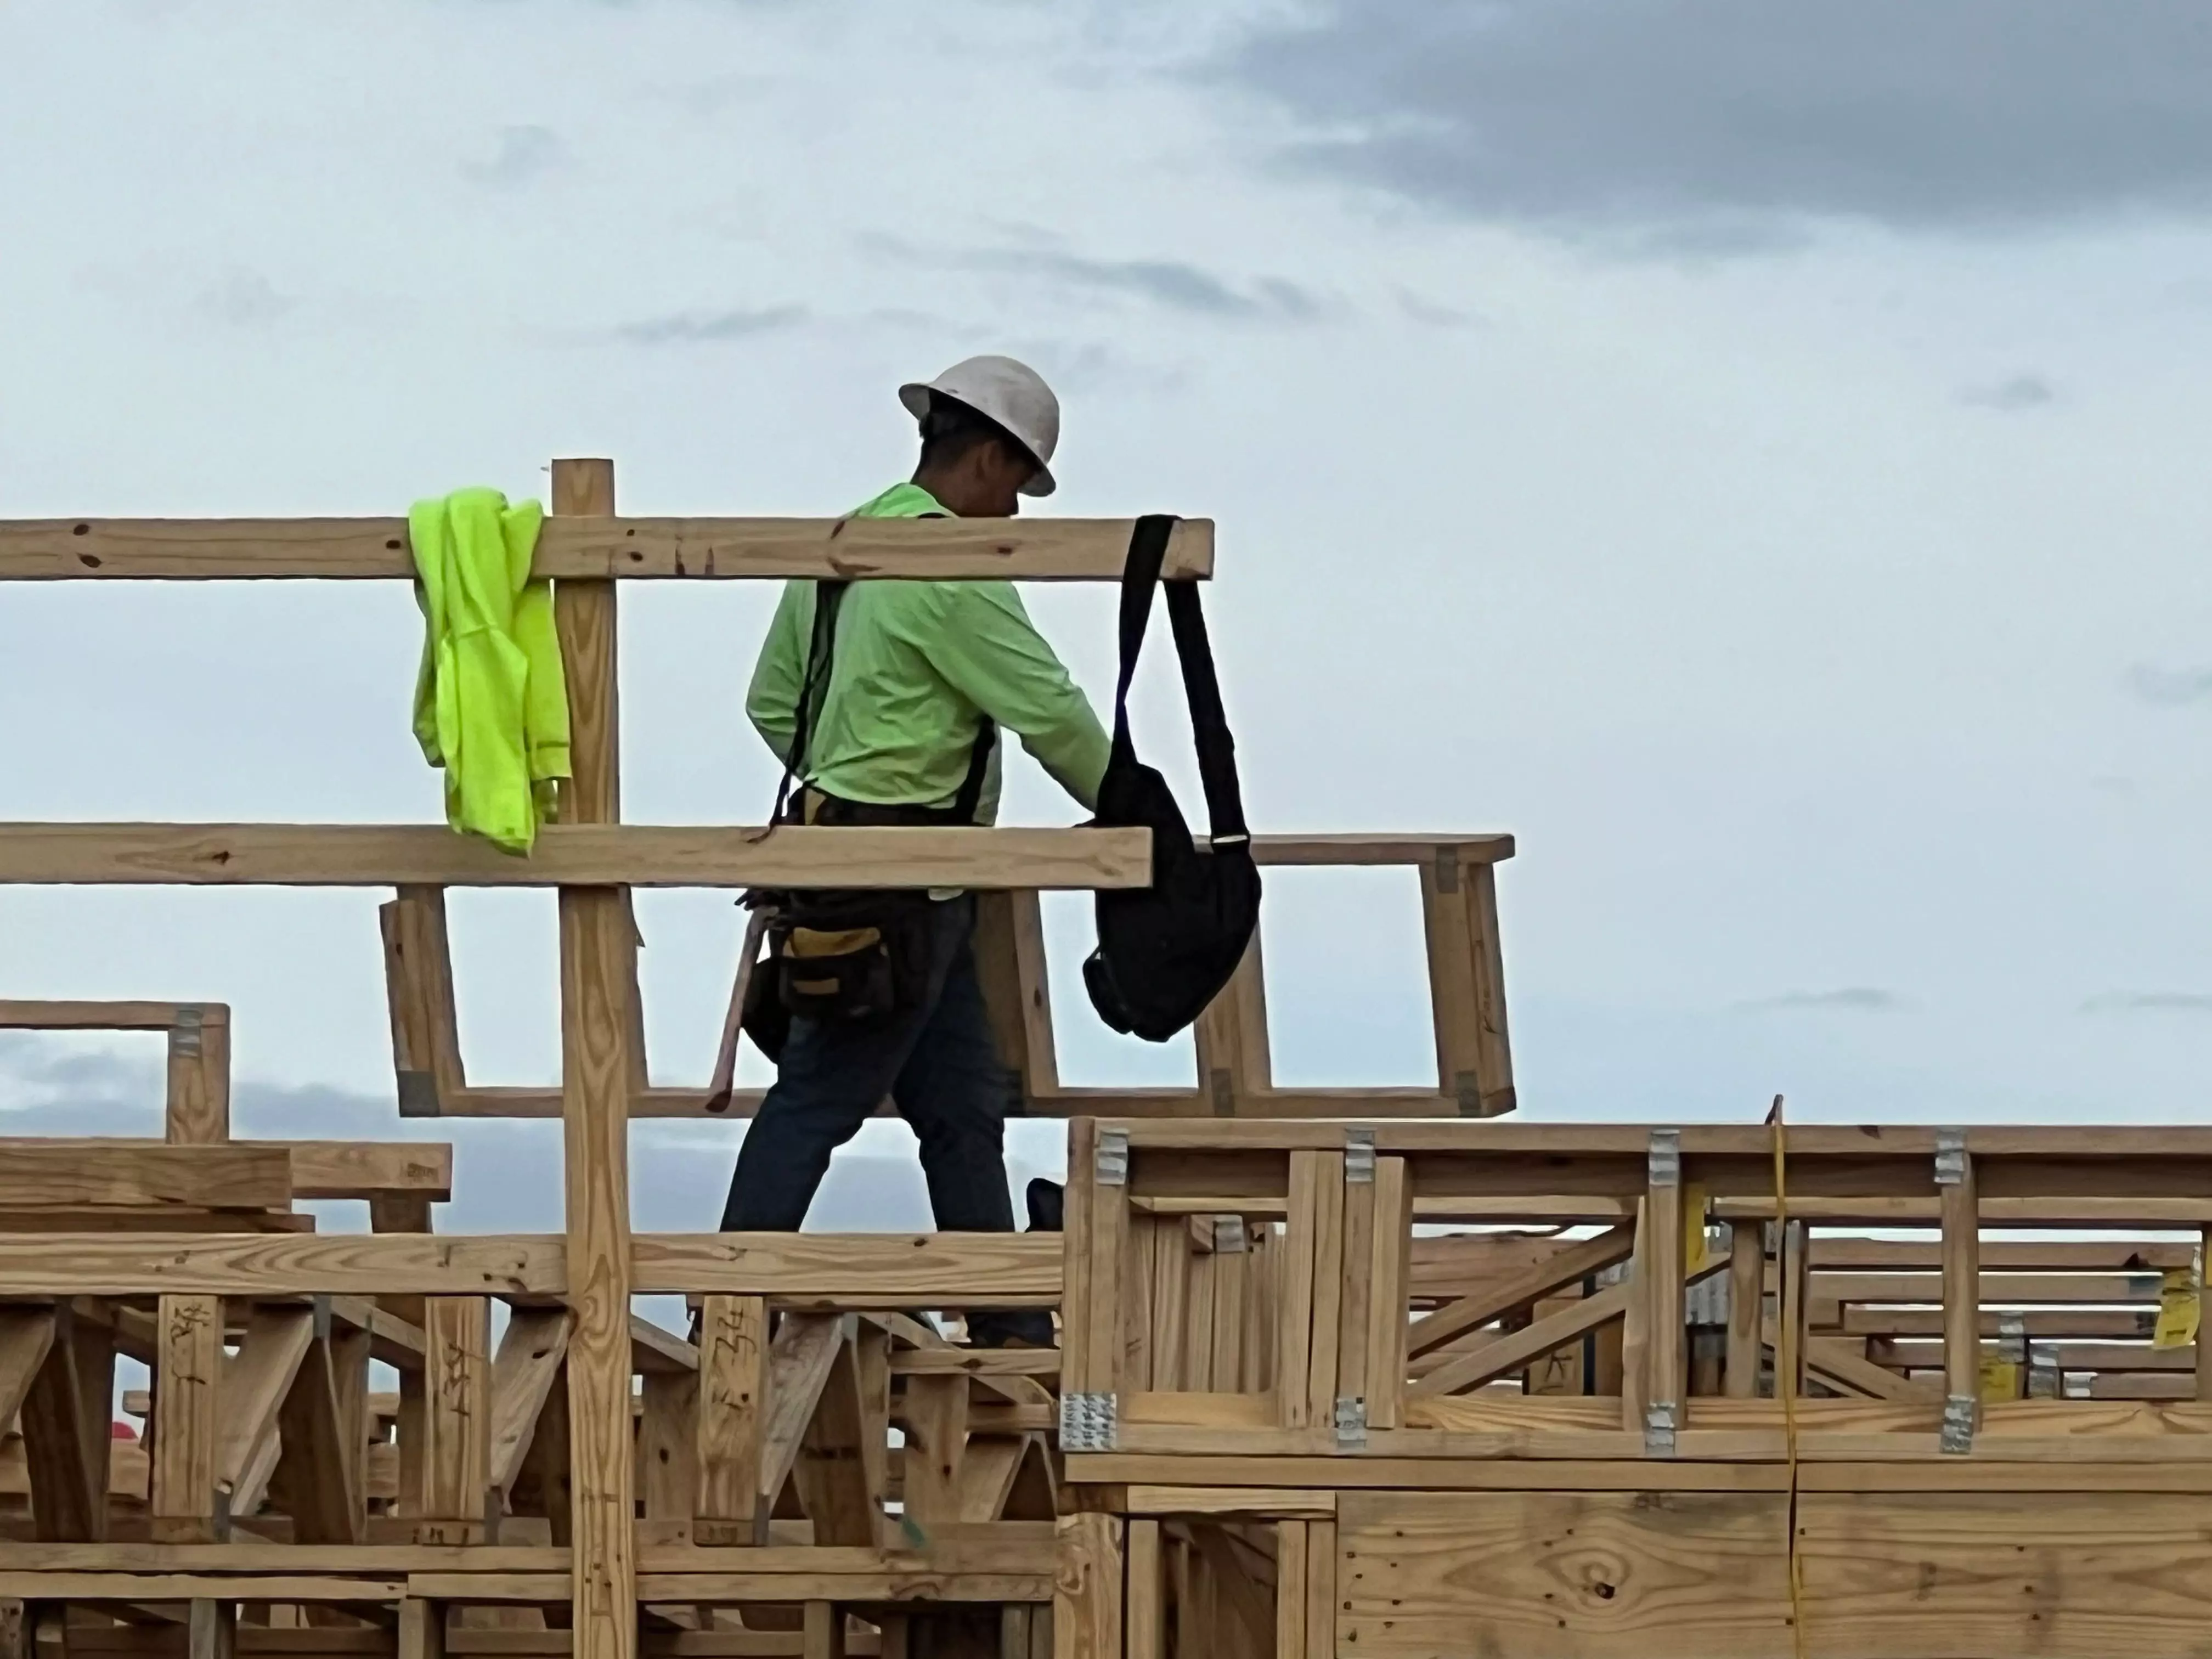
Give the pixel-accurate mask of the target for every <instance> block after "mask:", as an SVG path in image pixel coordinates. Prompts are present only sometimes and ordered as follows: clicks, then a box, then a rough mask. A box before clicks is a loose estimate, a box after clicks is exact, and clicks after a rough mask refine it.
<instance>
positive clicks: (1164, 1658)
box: [1127, 1520, 1168, 1659]
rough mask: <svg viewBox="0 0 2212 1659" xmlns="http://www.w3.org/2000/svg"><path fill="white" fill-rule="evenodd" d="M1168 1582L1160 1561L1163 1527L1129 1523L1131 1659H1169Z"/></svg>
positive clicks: (1129, 1631) (1138, 1521)
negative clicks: (1161, 1528)
mask: <svg viewBox="0 0 2212 1659" xmlns="http://www.w3.org/2000/svg"><path fill="white" fill-rule="evenodd" d="M1166 1590H1167V1580H1166V1576H1165V1573H1164V1571H1163V1568H1162V1564H1161V1559H1160V1523H1159V1522H1158V1521H1149V1520H1132V1521H1131V1522H1129V1614H1128V1632H1127V1634H1128V1644H1129V1649H1128V1659H1168V1649H1167V1635H1168V1630H1167V1603H1166Z"/></svg>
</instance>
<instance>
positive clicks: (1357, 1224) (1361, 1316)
mask: <svg viewBox="0 0 2212 1659" xmlns="http://www.w3.org/2000/svg"><path fill="white" fill-rule="evenodd" d="M1381 1163H1382V1160H1381V1159H1380V1158H1372V1157H1370V1159H1369V1167H1368V1170H1367V1173H1366V1176H1365V1178H1364V1179H1362V1180H1358V1181H1355V1180H1353V1179H1352V1166H1351V1161H1350V1160H1349V1159H1347V1160H1346V1177H1345V1182H1344V1199H1343V1203H1344V1223H1343V1234H1344V1241H1343V1261H1342V1263H1341V1265H1340V1267H1339V1269H1338V1273H1337V1276H1338V1279H1339V1280H1340V1283H1341V1285H1342V1289H1341V1290H1340V1291H1339V1292H1338V1293H1337V1309H1338V1311H1337V1333H1338V1334H1337V1342H1336V1385H1335V1387H1334V1389H1332V1390H1331V1392H1332V1393H1334V1395H1335V1396H1336V1397H1337V1398H1338V1399H1339V1400H1356V1401H1359V1402H1360V1410H1361V1411H1362V1412H1363V1413H1367V1412H1368V1407H1367V1338H1368V1334H1369V1331H1370V1328H1371V1327H1372V1325H1373V1323H1374V1321H1373V1320H1372V1319H1370V1316H1369V1301H1368V1298H1369V1297H1370V1295H1371V1294H1372V1293H1373V1291H1374V1290H1375V1226H1376V1191H1377V1188H1379V1186H1380V1185H1381V1182H1380V1179H1379V1177H1380V1175H1381V1170H1380V1168H1379V1166H1380V1164H1381ZM1365 1420H1366V1422H1367V1424H1368V1425H1369V1426H1370V1427H1372V1426H1373V1424H1374V1418H1373V1416H1372V1415H1371V1413H1370V1414H1368V1415H1367V1416H1366V1418H1365Z"/></svg>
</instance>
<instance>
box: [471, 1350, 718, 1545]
mask: <svg viewBox="0 0 2212 1659" xmlns="http://www.w3.org/2000/svg"><path fill="white" fill-rule="evenodd" d="M569 1323H570V1321H569V1315H568V1310H567V1309H566V1308H544V1307H523V1308H516V1309H513V1310H512V1311H511V1312H510V1313H509V1314H508V1316H507V1329H506V1330H505V1331H503V1332H501V1334H500V1339H499V1352H497V1353H496V1354H495V1355H494V1356H493V1357H492V1362H491V1443H490V1445H489V1448H488V1449H487V1450H486V1453H485V1459H486V1461H485V1468H486V1470H487V1475H486V1480H487V1482H488V1484H489V1486H490V1487H491V1489H492V1490H493V1491H494V1492H496V1493H498V1494H499V1496H500V1498H501V1499H502V1500H503V1499H504V1498H506V1496H507V1493H509V1492H512V1491H513V1488H514V1483H515V1481H516V1480H518V1479H520V1476H521V1474H522V1468H523V1464H524V1462H525V1460H526V1458H527V1457H528V1455H529V1452H530V1448H531V1445H532V1442H533V1441H534V1440H535V1439H536V1437H537V1436H538V1434H539V1433H541V1432H542V1430H541V1428H540V1421H541V1419H542V1417H543V1415H544V1410H545V1402H546V1401H547V1400H548V1399H549V1398H550V1396H551V1395H552V1393H553V1389H554V1386H555V1384H556V1383H558V1382H559V1380H560V1376H561V1368H562V1365H563V1364H566V1363H567V1360H568V1330H569ZM684 1503H685V1510H686V1513H688V1512H689V1507H690V1493H688V1492H687V1493H685V1495H684Z"/></svg>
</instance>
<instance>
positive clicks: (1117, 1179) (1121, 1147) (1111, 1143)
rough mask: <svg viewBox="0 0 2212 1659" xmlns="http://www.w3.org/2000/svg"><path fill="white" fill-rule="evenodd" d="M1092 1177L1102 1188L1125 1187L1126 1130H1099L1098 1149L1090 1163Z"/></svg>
mask: <svg viewBox="0 0 2212 1659" xmlns="http://www.w3.org/2000/svg"><path fill="white" fill-rule="evenodd" d="M1091 1176H1092V1177H1093V1178H1094V1179H1095V1180H1096V1181H1097V1183H1098V1184H1099V1185H1100V1186H1102V1187H1126V1186H1127V1185H1128V1184H1129V1132H1128V1131H1127V1129H1101V1130H1100V1131H1099V1132H1098V1149H1097V1154H1096V1156H1094V1157H1093V1158H1092V1159H1091Z"/></svg>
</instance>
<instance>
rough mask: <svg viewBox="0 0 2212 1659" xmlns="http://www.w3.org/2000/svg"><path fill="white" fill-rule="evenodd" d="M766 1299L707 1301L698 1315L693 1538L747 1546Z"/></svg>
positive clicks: (757, 1467) (761, 1418)
mask: <svg viewBox="0 0 2212 1659" xmlns="http://www.w3.org/2000/svg"><path fill="white" fill-rule="evenodd" d="M768 1355H769V1338H768V1300H767V1298H766V1297H757V1296H710V1297H708V1298H707V1299H706V1301H705V1303H704V1304H703V1305H702V1308H701V1310H700V1317H699V1425H698V1469H699V1492H698V1498H697V1501H696V1504H694V1506H693V1508H694V1512H695V1518H694V1520H693V1522H692V1528H691V1535H692V1541H693V1542H695V1543H698V1544H708V1545H732V1544H750V1543H751V1542H752V1541H753V1511H754V1510H755V1509H756V1508H757V1505H758V1504H759V1502H760V1498H759V1492H760V1482H761V1434H762V1425H763V1423H764V1422H765V1421H766V1419H767V1415H768Z"/></svg>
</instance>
